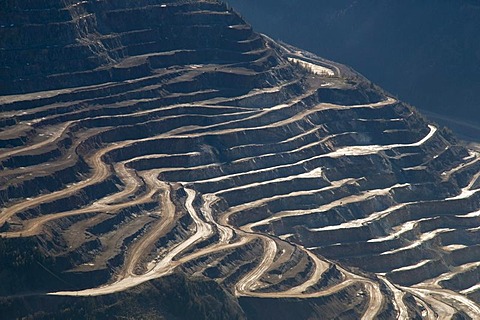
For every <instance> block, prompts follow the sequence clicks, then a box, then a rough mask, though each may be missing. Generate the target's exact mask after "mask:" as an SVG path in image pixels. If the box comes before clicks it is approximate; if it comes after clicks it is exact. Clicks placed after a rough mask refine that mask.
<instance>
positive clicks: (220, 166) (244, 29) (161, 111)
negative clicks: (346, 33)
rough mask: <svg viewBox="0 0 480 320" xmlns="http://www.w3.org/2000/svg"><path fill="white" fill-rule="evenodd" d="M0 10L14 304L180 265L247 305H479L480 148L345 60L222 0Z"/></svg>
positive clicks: (421, 315) (315, 313)
mask: <svg viewBox="0 0 480 320" xmlns="http://www.w3.org/2000/svg"><path fill="white" fill-rule="evenodd" d="M0 17H1V19H0V21H1V24H2V25H1V28H0V61H1V62H2V63H1V65H0V168H1V169H0V181H1V183H0V237H1V238H0V268H1V269H0V294H1V299H0V300H1V303H0V310H3V312H5V313H4V315H7V314H9V315H11V317H12V318H15V317H22V316H27V315H28V314H34V311H35V310H32V308H34V307H35V308H37V309H38V310H42V312H46V313H47V314H48V312H53V311H52V310H49V309H45V305H48V303H37V304H34V303H30V304H29V303H28V301H34V300H35V299H40V300H41V301H47V302H48V301H59V300H58V299H69V300H68V301H75V299H83V298H82V297H84V298H89V299H95V298H97V297H100V296H109V295H115V294H119V293H122V292H128V291H131V290H135V288H137V291H138V288H139V287H142V285H143V286H145V283H149V282H152V281H153V282H155V281H161V279H162V278H168V277H171V276H172V275H178V274H181V275H182V277H184V278H182V279H185V281H186V282H189V281H196V282H198V281H200V284H199V286H201V283H206V284H208V285H209V286H210V285H211V286H213V285H215V286H216V287H215V288H218V290H221V291H222V292H223V293H222V294H223V295H224V296H225V297H227V298H225V299H229V300H230V301H232V303H233V304H235V305H237V306H239V308H238V310H237V309H236V310H237V311H238V312H239V317H240V318H248V319H282V318H283V319H308V318H320V319H333V318H335V319H415V318H416V319H451V318H455V319H479V317H480V305H479V303H480V285H479V280H480V245H479V243H480V153H479V152H478V151H476V150H470V149H468V148H467V147H465V146H463V145H462V144H461V143H459V142H458V141H457V140H456V139H455V137H454V136H453V135H452V134H451V133H450V131H448V130H446V129H444V128H441V127H439V126H437V125H436V124H434V123H430V122H429V121H428V120H426V119H425V118H423V117H422V116H421V115H420V114H419V113H418V112H417V111H416V110H415V109H414V108H412V107H410V106H408V105H406V104H404V103H402V102H400V101H397V99H396V98H394V97H392V96H390V95H389V94H388V93H386V92H384V91H383V90H381V89H380V88H378V87H377V86H376V85H374V84H372V83H371V82H370V81H368V80H367V79H365V78H364V77H362V76H361V75H360V74H358V73H356V72H355V71H354V70H351V69H350V68H348V67H346V66H344V65H341V64H338V63H335V62H331V61H328V60H325V59H323V58H320V57H317V56H315V55H313V54H311V53H308V52H305V51H302V50H301V49H298V48H294V47H292V46H289V45H288V44H285V43H281V42H276V41H274V40H272V39H270V38H269V37H267V36H266V35H262V34H258V33H255V32H254V31H253V30H252V28H251V26H249V25H248V24H247V23H246V22H245V21H243V20H242V18H241V17H240V16H239V15H238V14H237V13H236V12H235V11H234V10H233V9H231V8H229V7H228V6H226V5H225V4H223V3H220V2H217V1H214V0H201V1H200V0H199V1H193V0H183V1H180V0H178V1H175V0H170V1H160V0H138V1H128V0H97V1H93V0H88V1H80V2H78V1H73V0H63V1H61V0H45V1H34V0H6V1H3V2H2V3H1V4H0ZM325 45H328V44H325ZM212 283H213V284H212ZM170 293H171V294H172V295H175V294H176V293H175V287H173V288H171V292H170V291H169V292H166V293H165V292H163V294H170ZM207 295H208V291H207ZM117 297H118V296H117ZM56 299H57V300H56ZM18 301H22V303H19V302H18ZM103 301H104V302H105V303H107V302H106V301H107V300H103ZM9 303H10V304H9ZM15 303H17V304H16V307H15ZM110 303H112V302H110ZM33 305H34V306H33ZM20 306H21V307H20ZM2 308H3V309H2ZM42 308H43V309H42ZM206 308H208V303H207V304H206ZM7 312H9V313H7ZM169 312H170V313H168V314H174V312H173V311H171V310H170V311H169ZM168 314H167V313H166V315H164V316H165V318H169V316H168ZM0 318H1V316H0ZM7 318H8V317H7ZM134 318H135V317H133V318H132V319H134ZM138 318H140V317H138ZM173 318H174V317H173ZM213 318H214V315H212V317H211V319H213ZM232 318H233V317H232ZM42 319H43V318H42ZM102 319H103V318H102ZM159 319H161V317H160V316H159ZM175 319H177V318H175Z"/></svg>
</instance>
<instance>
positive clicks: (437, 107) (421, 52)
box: [228, 0, 480, 141]
mask: <svg viewBox="0 0 480 320" xmlns="http://www.w3.org/2000/svg"><path fill="white" fill-rule="evenodd" d="M228 2H229V3H231V4H232V5H233V6H234V7H235V8H236V9H238V11H239V12H241V13H242V14H243V15H244V16H245V17H246V18H247V21H249V22H251V23H252V24H253V26H254V27H255V28H256V29H258V31H261V32H264V33H266V34H268V35H269V36H271V37H272V38H274V39H282V40H283V41H286V42H288V43H291V44H293V45H296V46H298V47H301V48H304V49H307V50H309V51H312V52H315V53H316V54H319V55H321V56H322V57H326V58H328V59H332V60H335V61H339V62H342V63H346V64H348V65H350V66H352V67H354V68H355V69H356V70H358V71H360V72H361V73H362V74H363V75H365V76H367V77H368V78H369V79H371V80H372V81H374V82H375V83H379V84H380V85H381V86H382V87H384V88H385V89H387V90H388V91H390V92H392V93H394V94H396V95H398V96H400V98H401V99H404V100H406V101H407V102H409V103H411V104H414V105H415V106H418V107H421V108H422V109H425V110H428V111H430V112H434V113H436V115H435V114H433V115H432V116H436V117H438V120H437V121H439V122H445V123H448V124H449V125H452V126H454V127H455V129H456V128H457V126H458V132H461V133H462V134H463V135H464V136H465V138H467V139H471V140H475V141H478V137H479V136H480V95H479V92H480V41H479V40H480V37H479V35H478V30H480V2H478V1H471V0H460V1H417V0H385V1H375V0H362V1H356V0H304V1H287V0H265V1H256V0H230V1H228ZM452 119H455V120H457V121H459V122H461V123H460V124H461V126H460V125H458V123H456V122H452V121H451V120H452Z"/></svg>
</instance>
